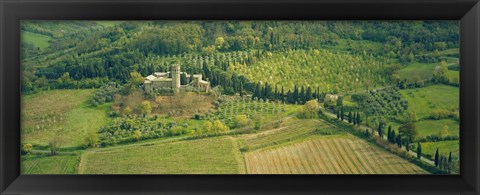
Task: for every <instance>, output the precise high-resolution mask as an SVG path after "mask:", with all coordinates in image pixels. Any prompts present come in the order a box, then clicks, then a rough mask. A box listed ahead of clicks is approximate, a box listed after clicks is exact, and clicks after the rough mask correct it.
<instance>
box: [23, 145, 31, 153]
mask: <svg viewBox="0 0 480 195" xmlns="http://www.w3.org/2000/svg"><path fill="white" fill-rule="evenodd" d="M32 150H33V146H32V144H23V146H22V150H21V152H22V154H30V153H31V152H32Z"/></svg>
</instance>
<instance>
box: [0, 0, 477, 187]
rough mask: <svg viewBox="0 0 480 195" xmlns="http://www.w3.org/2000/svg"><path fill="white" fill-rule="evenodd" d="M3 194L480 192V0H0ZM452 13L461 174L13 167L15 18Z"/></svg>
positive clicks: (439, 16) (16, 154)
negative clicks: (30, 170) (86, 171)
mask: <svg viewBox="0 0 480 195" xmlns="http://www.w3.org/2000/svg"><path fill="white" fill-rule="evenodd" d="M0 13H1V16H0V17H1V18H0V21H1V42H0V43H1V47H0V51H1V66H0V74H1V77H0V116H1V117H0V138H1V141H0V151H1V152H0V180H1V181H0V192H1V194H67V193H68V194H71V193H75V194H109V193H111V194H147V193H148V194H161V193H162V194H166V193H175V194H190V193H192V194H193V193H203V194H214V193H215V194H232V193H235V194H245V193H251V194H266V193H271V194H284V193H288V194H290V193H291V194H479V193H480V188H479V186H480V185H479V176H480V174H479V166H480V155H479V148H480V146H479V143H480V139H479V119H480V117H479V112H480V107H479V106H480V104H479V101H480V94H479V92H480V90H479V83H480V82H479V76H480V71H479V70H480V69H479V66H480V3H479V1H478V0H384V1H382V0H297V1H294V0H196V1H195V0H176V1H173V0H157V1H153V0H140V1H133V0H116V1H109V0H97V1H93V0H85V1H81V0H63V1H61V0H37V1H34V0H3V1H0ZM220 19H230V20H260V19H261V20H459V21H460V24H461V25H460V26H461V48H460V63H461V64H462V70H461V71H460V72H461V79H460V82H461V84H460V92H461V95H460V112H461V121H460V129H461V131H460V140H461V141H460V144H461V147H460V148H461V151H460V152H461V155H460V156H461V161H460V162H461V173H460V175H20V151H19V150H20V147H19V146H20V67H19V64H20V62H19V61H20V58H19V55H20V49H19V46H20V26H19V25H20V21H21V20H220Z"/></svg>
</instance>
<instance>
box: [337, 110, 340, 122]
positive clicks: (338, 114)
mask: <svg viewBox="0 0 480 195" xmlns="http://www.w3.org/2000/svg"><path fill="white" fill-rule="evenodd" d="M337 119H338V120H340V110H337Z"/></svg>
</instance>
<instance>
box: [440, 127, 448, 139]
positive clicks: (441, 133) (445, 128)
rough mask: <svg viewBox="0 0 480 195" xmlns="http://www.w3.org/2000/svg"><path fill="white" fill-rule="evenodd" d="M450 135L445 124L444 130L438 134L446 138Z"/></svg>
mask: <svg viewBox="0 0 480 195" xmlns="http://www.w3.org/2000/svg"><path fill="white" fill-rule="evenodd" d="M447 135H448V126H447V125H445V126H443V128H442V130H441V131H440V132H439V133H438V136H440V137H441V138H445V137H447Z"/></svg>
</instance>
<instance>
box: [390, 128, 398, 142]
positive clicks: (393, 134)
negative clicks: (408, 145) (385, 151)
mask: <svg viewBox="0 0 480 195" xmlns="http://www.w3.org/2000/svg"><path fill="white" fill-rule="evenodd" d="M395 134H397V133H395V131H392V138H391V140H390V143H392V144H394V143H395V141H396V140H395V139H396V138H397V135H395Z"/></svg>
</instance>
